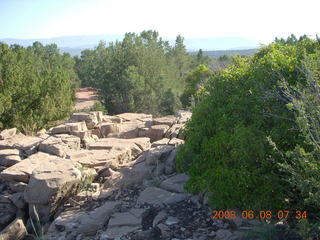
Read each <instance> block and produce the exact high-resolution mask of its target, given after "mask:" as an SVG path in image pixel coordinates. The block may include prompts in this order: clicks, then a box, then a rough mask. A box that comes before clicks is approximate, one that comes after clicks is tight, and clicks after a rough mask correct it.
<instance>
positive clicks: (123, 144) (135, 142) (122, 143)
mask: <svg viewBox="0 0 320 240" xmlns="http://www.w3.org/2000/svg"><path fill="white" fill-rule="evenodd" d="M149 144H150V139H148V138H133V139H120V138H101V139H99V140H98V141H97V142H94V143H92V144H89V145H88V149H89V150H103V149H104V150H110V149H111V148H117V147H118V148H130V149H131V154H132V156H133V157H136V156H138V155H139V154H140V153H141V152H142V150H141V148H140V147H141V146H144V147H147V146H148V145H149ZM139 146H140V147H139Z"/></svg>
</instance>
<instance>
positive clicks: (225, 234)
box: [215, 229, 232, 240]
mask: <svg viewBox="0 0 320 240" xmlns="http://www.w3.org/2000/svg"><path fill="white" fill-rule="evenodd" d="M231 236H232V233H231V232H230V231H229V230H226V229H219V230H218V231H217V232H216V237H215V239H218V240H226V239H229V238H230V237H231Z"/></svg>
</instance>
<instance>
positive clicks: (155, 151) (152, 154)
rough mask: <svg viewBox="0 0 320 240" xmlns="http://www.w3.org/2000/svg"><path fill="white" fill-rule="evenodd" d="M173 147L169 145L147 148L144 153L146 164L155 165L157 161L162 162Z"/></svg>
mask: <svg viewBox="0 0 320 240" xmlns="http://www.w3.org/2000/svg"><path fill="white" fill-rule="evenodd" d="M173 149H174V147H173V146H169V145H162V146H159V147H156V148H151V149H149V150H148V152H147V153H146V163H147V164H148V165H157V164H158V163H159V161H162V162H164V161H165V160H166V159H167V158H168V156H169V154H170V153H171V151H172V150H173Z"/></svg>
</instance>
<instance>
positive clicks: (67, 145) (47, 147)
mask: <svg viewBox="0 0 320 240" xmlns="http://www.w3.org/2000/svg"><path fill="white" fill-rule="evenodd" d="M70 149H73V150H80V138H79V137H75V136H71V135H66V134H62V135H56V136H50V137H49V138H47V139H46V140H44V141H43V142H41V143H40V145H39V150H40V151H42V152H45V153H49V154H53V155H56V156H59V157H65V156H67V154H68V153H69V152H70Z"/></svg>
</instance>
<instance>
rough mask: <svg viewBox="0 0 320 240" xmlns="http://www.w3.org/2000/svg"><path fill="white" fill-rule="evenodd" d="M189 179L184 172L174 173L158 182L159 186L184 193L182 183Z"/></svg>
mask: <svg viewBox="0 0 320 240" xmlns="http://www.w3.org/2000/svg"><path fill="white" fill-rule="evenodd" d="M188 180H189V177H188V176H187V175H186V174H184V173H181V174H177V175H174V176H172V177H170V178H168V179H166V180H164V181H163V182H162V183H161V184H160V188H162V189H165V190H167V191H170V192H177V193H184V192H185V190H184V185H185V183H186V182H187V181H188Z"/></svg>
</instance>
